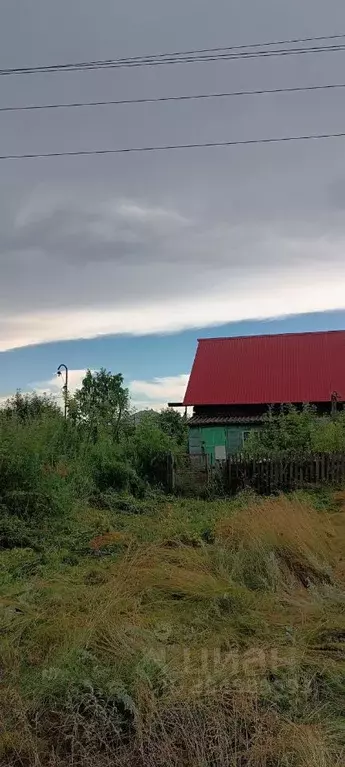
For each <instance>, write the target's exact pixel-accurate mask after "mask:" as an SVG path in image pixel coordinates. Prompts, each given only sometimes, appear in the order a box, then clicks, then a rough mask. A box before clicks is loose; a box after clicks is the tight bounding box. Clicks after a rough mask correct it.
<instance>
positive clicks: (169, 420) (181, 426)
mask: <svg viewBox="0 0 345 767" xmlns="http://www.w3.org/2000/svg"><path fill="white" fill-rule="evenodd" d="M158 425H159V427H160V428H161V429H162V431H163V432H164V433H165V434H168V436H169V437H172V438H173V439H175V440H176V442H177V444H178V445H184V446H185V447H186V448H187V443H188V427H187V422H186V419H185V418H184V416H182V415H181V414H180V413H178V412H177V410H172V409H171V408H166V410H162V411H161V412H160V413H159V414H158Z"/></svg>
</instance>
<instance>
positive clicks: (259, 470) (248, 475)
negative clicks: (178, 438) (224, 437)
mask: <svg viewBox="0 0 345 767" xmlns="http://www.w3.org/2000/svg"><path fill="white" fill-rule="evenodd" d="M157 479H159V481H160V483H161V484H162V485H164V487H165V489H166V490H167V491H168V492H170V493H177V494H182V495H199V494H201V493H203V492H205V491H206V490H207V489H208V488H213V489H215V490H217V488H218V489H219V491H220V492H223V493H226V494H228V495H235V494H236V493H238V492H240V491H241V490H245V489H252V490H254V491H255V492H256V493H258V494H262V495H271V494H272V493H277V492H288V491H292V490H297V489H302V488H318V487H321V486H323V485H332V486H339V487H340V486H342V485H344V484H345V454H343V453H341V454H338V453H336V454H335V453H318V454H315V455H308V456H303V457H302V456H292V457H288V458H287V457H274V458H260V459H259V458H250V457H248V456H245V455H242V454H237V455H233V456H230V457H229V458H227V459H226V460H225V461H217V462H215V463H212V462H211V461H210V459H209V456H207V455H185V456H182V457H179V459H175V458H173V457H172V456H170V455H169V456H168V457H167V461H166V464H165V465H164V466H161V469H160V476H159V477H157Z"/></svg>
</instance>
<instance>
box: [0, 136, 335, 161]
mask: <svg viewBox="0 0 345 767" xmlns="http://www.w3.org/2000/svg"><path fill="white" fill-rule="evenodd" d="M336 138H345V131H344V132H341V133H314V134H308V135H297V136H270V137H268V138H253V139H237V140H233V141H207V142H200V143H191V144H165V145H153V146H139V147H115V148H105V149H79V150H75V151H73V150H72V151H62V152H37V153H36V152H32V153H25V154H5V155H0V161H5V160H33V159H47V158H54V157H83V156H84V157H87V156H91V155H111V154H114V155H115V154H130V153H143V152H167V151H174V150H184V149H185V150H187V149H207V148H211V147H219V148H222V147H235V146H249V145H254V144H279V143H287V142H295V141H305V142H306V141H319V140H323V139H336Z"/></svg>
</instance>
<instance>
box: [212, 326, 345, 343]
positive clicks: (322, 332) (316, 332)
mask: <svg viewBox="0 0 345 767" xmlns="http://www.w3.org/2000/svg"><path fill="white" fill-rule="evenodd" d="M333 333H334V334H335V333H345V328H344V329H343V330H341V329H338V330H302V331H300V332H292V331H290V332H289V333H253V334H249V335H242V336H211V337H210V338H207V337H206V338H198V339H197V342H198V343H207V342H208V341H237V340H238V341H243V340H246V339H247V338H282V337H288V336H294V337H296V336H298V337H300V336H320V335H321V336H326V335H331V334H333Z"/></svg>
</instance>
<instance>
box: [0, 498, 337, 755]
mask: <svg viewBox="0 0 345 767" xmlns="http://www.w3.org/2000/svg"><path fill="white" fill-rule="evenodd" d="M343 503H344V499H343V498H338V499H337V504H338V507H339V510H338V511H337V512H336V513H326V512H325V511H322V512H318V511H316V510H315V508H314V507H313V506H312V504H311V503H310V502H309V501H308V500H303V499H298V498H291V499H287V498H284V497H281V498H277V499H274V500H273V499H268V500H266V501H262V502H255V501H251V502H250V503H249V504H248V505H247V507H244V508H241V509H238V510H235V512H234V511H233V510H232V509H229V511H230V514H228V515H226V511H227V508H226V504H224V503H223V504H222V506H221V510H222V513H223V515H224V517H223V519H221V520H220V521H219V508H218V509H217V511H216V514H215V519H216V524H215V531H214V532H215V542H214V543H204V542H203V541H202V540H201V538H198V536H196V535H194V534H193V535H191V533H190V529H188V530H187V531H185V528H187V525H185V524H182V523H181V522H180V520H179V522H178V525H179V527H178V530H179V532H178V533H177V532H176V530H175V532H174V524H173V522H174V519H173V510H172V509H171V506H170V508H169V509H168V517H169V531H168V532H169V535H168V536H167V535H164V529H163V524H162V512H160V514H159V520H158V531H157V540H156V541H155V542H154V541H152V543H150V544H147V543H143V542H142V532H141V531H140V536H139V540H136V536H135V532H134V525H133V526H132V527H131V529H130V531H126V529H125V528H124V527H123V529H122V530H121V531H120V532H117V531H115V532H109V530H107V529H106V527H105V524H106V522H107V520H104V521H103V522H102V521H101V522H100V524H98V525H97V529H95V531H94V535H93V536H91V535H90V536H89V539H88V540H89V541H92V542H93V543H92V546H91V547H90V546H88V552H92V551H94V552H96V555H93V554H92V553H87V554H86V555H85V556H84V557H83V558H82V559H81V560H80V561H79V563H78V564H75V565H70V566H66V567H64V569H63V570H62V569H61V568H60V569H59V568H52V569H49V567H46V569H45V570H44V571H41V570H39V571H38V572H37V573H36V572H34V574H33V575H31V576H26V577H25V578H24V579H23V578H18V579H17V580H14V581H13V583H12V582H11V584H12V585H11V587H10V588H8V586H6V589H5V590H6V594H5V593H4V594H3V600H2V607H1V623H0V651H1V658H0V663H1V668H2V669H3V676H4V682H5V683H4V685H3V688H2V690H1V693H0V733H1V734H0V765H1V767H2V765H3V766H4V767H5V765H6V767H7V766H9V765H11V767H12V766H13V767H19V765H20V767H67V765H70V764H73V765H75V767H89V765H90V767H91V765H95V767H110V765H112V767H117V766H120V765H123V767H127V766H128V767H129V765H131V767H163V765H164V767H175V766H176V767H180V765H181V766H182V767H208V766H209V767H218V766H219V767H223V766H224V765H228V766H229V767H341V765H343V764H344V763H345V750H344V748H345V734H344V731H343V729H342V721H343V719H344V718H345V703H344V700H345V594H344V559H345V536H344V530H345V524H344V521H345V515H344V511H343ZM189 513H191V512H189ZM122 519H123V518H122ZM144 522H145V520H144V521H143V520H142V519H141V520H140V522H137V521H136V522H135V524H136V525H138V526H139V525H144ZM102 525H104V527H103V530H102ZM138 529H139V528H138ZM141 529H142V528H141ZM153 530H154V516H152V517H151V518H150V537H151V538H152V537H153ZM187 533H188V534H187ZM181 539H182V540H184V543H181ZM172 542H173V543H172ZM109 550H110V553H109ZM102 554H103V556H102ZM20 562H21V560H20ZM9 564H11V563H10V560H9Z"/></svg>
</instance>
